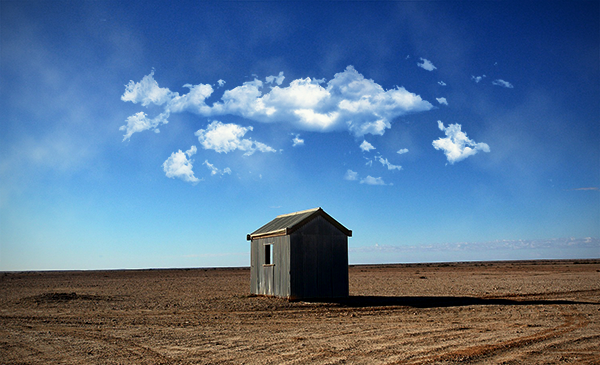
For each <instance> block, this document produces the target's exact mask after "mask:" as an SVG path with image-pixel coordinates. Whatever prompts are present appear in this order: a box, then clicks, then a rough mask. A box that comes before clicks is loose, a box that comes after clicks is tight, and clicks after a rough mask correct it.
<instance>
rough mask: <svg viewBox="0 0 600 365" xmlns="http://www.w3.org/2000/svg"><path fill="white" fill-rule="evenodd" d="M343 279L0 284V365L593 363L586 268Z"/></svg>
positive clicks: (478, 267) (368, 270) (597, 281)
mask: <svg viewBox="0 0 600 365" xmlns="http://www.w3.org/2000/svg"><path fill="white" fill-rule="evenodd" d="M349 270H350V295H351V296H350V298H348V299H347V300H344V301H339V302H337V303H324V302H288V301H287V300H283V299H277V298H267V297H256V296H250V295H248V293H249V281H250V271H249V269H247V268H240V269H189V270H135V271H88V272H86V271H84V272H25V273H0V362H1V363H3V364H57V363H58V364H215V363H224V364H242V363H245V364H269V363H271V364H336V363H351V364H451V363H459V362H460V363H468V364H475V363H486V364H549V363H569V362H571V363H578V364H581V363H583V364H593V363H595V364H598V363H600V260H588V261H572V260H571V261H532V262H494V263H458V264H418V265H417V264H413V265H378V266H353V267H350V269H349Z"/></svg>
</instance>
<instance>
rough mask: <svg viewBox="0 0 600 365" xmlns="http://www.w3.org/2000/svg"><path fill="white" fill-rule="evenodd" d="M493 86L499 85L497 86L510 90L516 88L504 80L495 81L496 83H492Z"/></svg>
mask: <svg viewBox="0 0 600 365" xmlns="http://www.w3.org/2000/svg"><path fill="white" fill-rule="evenodd" d="M492 84H493V85H497V86H502V87H505V88H508V89H512V88H514V86H513V85H512V84H511V83H510V82H508V81H504V80H502V79H497V80H494V81H492Z"/></svg>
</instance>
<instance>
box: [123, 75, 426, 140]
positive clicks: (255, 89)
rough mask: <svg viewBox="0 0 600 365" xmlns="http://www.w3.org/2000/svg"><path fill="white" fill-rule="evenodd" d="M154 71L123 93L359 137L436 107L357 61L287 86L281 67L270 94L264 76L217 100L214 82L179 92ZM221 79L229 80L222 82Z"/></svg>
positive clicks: (168, 108) (171, 106) (171, 108)
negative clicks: (371, 74) (380, 79)
mask: <svg viewBox="0 0 600 365" xmlns="http://www.w3.org/2000/svg"><path fill="white" fill-rule="evenodd" d="M153 75H154V71H153V72H151V73H150V74H149V75H147V76H145V77H144V78H143V79H142V81H141V82H139V83H134V82H133V81H132V82H130V84H129V85H128V86H127V88H126V91H125V93H124V94H123V96H122V97H121V99H122V100H123V101H131V102H134V103H138V102H140V103H142V105H148V104H149V103H154V104H157V105H164V108H165V113H167V112H172V113H175V112H183V111H190V112H193V113H196V114H199V115H202V116H207V117H208V116H218V115H237V116H241V117H244V118H247V119H251V120H254V121H258V122H262V123H288V124H291V125H293V126H295V127H297V128H298V129H301V130H310V131H320V132H329V131H333V130H340V129H346V130H348V131H350V132H351V133H353V134H354V135H356V136H358V137H360V136H364V135H365V134H376V135H382V134H383V133H384V132H385V130H386V129H389V128H391V122H392V121H393V120H394V118H397V117H399V116H402V115H405V114H407V113H414V112H420V111H427V110H430V109H431V108H433V105H431V104H430V103H429V102H427V101H425V100H423V99H421V97H420V96H419V95H416V94H413V93H411V92H409V91H407V90H406V89H404V88H403V87H396V88H394V89H390V90H384V89H383V87H381V85H379V84H377V83H376V82H374V81H373V80H370V79H366V78H365V77H364V76H363V75H361V74H360V73H358V72H357V71H356V70H355V69H354V67H352V66H348V67H347V68H346V69H345V70H344V71H343V72H339V73H337V74H335V75H334V77H333V79H331V80H330V81H329V82H327V83H325V80H317V79H311V78H310V77H307V78H304V79H302V78H300V79H297V80H293V81H292V82H290V85H289V86H287V87H280V86H279V85H280V84H281V82H283V73H282V72H281V73H280V74H279V76H269V77H268V78H267V83H269V84H277V86H273V87H271V89H270V91H269V92H267V93H264V94H263V82H262V81H260V80H258V79H255V80H253V81H248V82H245V83H243V84H242V85H241V86H238V87H235V88H233V89H231V90H226V91H225V92H224V93H223V96H222V97H221V100H220V101H218V102H215V103H213V105H207V104H206V102H205V101H206V99H207V98H208V97H209V96H210V95H212V93H213V91H214V90H213V88H212V86H210V85H207V84H198V85H190V84H186V85H184V86H185V87H187V88H189V89H190V91H189V93H187V94H184V95H179V94H178V93H176V92H171V91H170V90H169V89H167V88H160V87H159V86H158V83H157V82H156V81H155V80H154V78H153ZM220 81H221V80H220ZM219 85H223V84H222V83H221V82H219ZM136 131H138V130H134V131H133V132H132V133H134V132H136ZM140 131H141V130H140Z"/></svg>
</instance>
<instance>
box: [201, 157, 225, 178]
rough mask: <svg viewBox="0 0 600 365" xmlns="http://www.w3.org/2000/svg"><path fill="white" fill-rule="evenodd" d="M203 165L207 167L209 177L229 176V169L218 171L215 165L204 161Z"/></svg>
mask: <svg viewBox="0 0 600 365" xmlns="http://www.w3.org/2000/svg"><path fill="white" fill-rule="evenodd" d="M203 165H206V167H208V169H209V170H210V174H211V176H214V175H224V174H229V175H231V169H230V168H229V167H226V168H224V169H223V170H219V169H218V168H216V167H215V165H213V164H211V163H210V162H208V160H204V163H203Z"/></svg>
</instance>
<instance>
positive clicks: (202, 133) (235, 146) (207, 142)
mask: <svg viewBox="0 0 600 365" xmlns="http://www.w3.org/2000/svg"><path fill="white" fill-rule="evenodd" d="M251 130H252V127H251V126H249V127H242V126H240V125H237V124H233V123H228V124H223V123H221V122H219V121H217V120H215V121H213V122H212V123H210V124H209V125H208V126H207V127H206V129H200V130H198V131H197V132H196V133H195V135H196V136H198V141H199V142H200V144H201V145H202V147H203V148H204V149H207V150H209V149H210V150H215V151H216V152H219V153H222V152H225V153H228V152H231V151H235V150H240V151H245V152H246V153H244V156H250V155H252V154H253V153H254V152H256V151H260V152H276V151H275V149H273V148H272V147H269V146H267V145H266V144H264V143H261V142H257V141H253V140H250V139H244V138H242V137H244V135H245V134H246V133H247V132H248V131H251Z"/></svg>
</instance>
